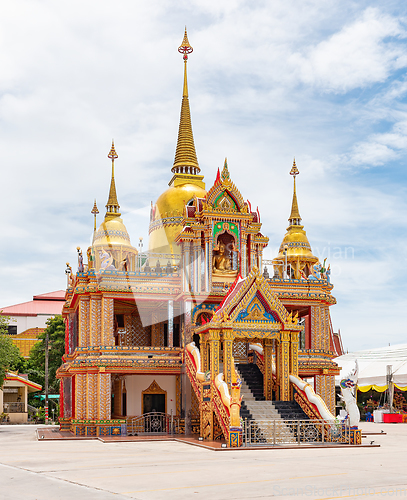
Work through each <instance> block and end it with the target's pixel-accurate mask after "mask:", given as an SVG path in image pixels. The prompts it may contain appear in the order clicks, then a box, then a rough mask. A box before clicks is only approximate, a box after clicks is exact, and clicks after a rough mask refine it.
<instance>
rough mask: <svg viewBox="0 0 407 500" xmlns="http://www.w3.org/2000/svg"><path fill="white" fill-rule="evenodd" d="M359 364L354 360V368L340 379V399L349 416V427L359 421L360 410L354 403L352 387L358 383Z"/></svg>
mask: <svg viewBox="0 0 407 500" xmlns="http://www.w3.org/2000/svg"><path fill="white" fill-rule="evenodd" d="M358 375H359V366H358V362H357V360H356V361H355V368H354V369H353V370H352V371H351V372H350V374H349V375H348V376H347V377H345V378H343V379H342V380H341V381H340V387H341V392H342V396H341V399H342V400H343V401H344V402H345V406H346V411H347V412H348V416H349V423H350V426H351V427H354V426H357V425H358V424H359V422H360V412H359V408H358V405H357V403H356V398H355V396H354V395H353V391H354V388H355V387H356V385H357V383H358Z"/></svg>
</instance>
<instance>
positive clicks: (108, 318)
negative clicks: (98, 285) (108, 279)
mask: <svg viewBox="0 0 407 500" xmlns="http://www.w3.org/2000/svg"><path fill="white" fill-rule="evenodd" d="M113 308H114V304H113V299H111V298H108V297H103V298H102V333H101V337H102V342H101V344H102V345H105V346H112V345H114V334H113V330H114V324H113Z"/></svg>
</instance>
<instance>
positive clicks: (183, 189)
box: [149, 29, 206, 254]
mask: <svg viewBox="0 0 407 500" xmlns="http://www.w3.org/2000/svg"><path fill="white" fill-rule="evenodd" d="M178 51H179V52H180V53H182V54H183V59H184V87H183V94H182V104H181V116H180V123H179V131H178V141H177V148H176V151H175V159H174V164H173V167H172V169H171V171H172V173H173V176H172V179H171V180H170V182H169V186H170V187H169V188H168V189H167V190H166V191H164V193H162V194H161V196H159V198H158V200H157V202H156V203H155V205H154V206H152V210H151V216H150V227H149V236H150V237H149V252H152V253H167V254H180V249H179V248H178V245H177V244H176V243H175V242H174V240H175V236H176V235H177V233H178V232H179V231H180V229H181V221H182V217H183V212H184V206H185V204H188V203H191V202H192V200H193V199H194V197H195V196H196V197H197V198H204V197H205V195H206V190H205V183H204V182H203V178H204V176H203V175H199V173H200V171H201V169H200V168H199V164H198V159H197V156H196V151H195V144H194V136H193V133H192V123H191V113H190V109H189V99H188V82H187V61H188V54H190V53H191V52H192V51H193V48H192V47H191V45H190V43H189V41H188V36H187V31H186V29H185V34H184V39H183V40H182V43H181V45H180V47H179V48H178Z"/></svg>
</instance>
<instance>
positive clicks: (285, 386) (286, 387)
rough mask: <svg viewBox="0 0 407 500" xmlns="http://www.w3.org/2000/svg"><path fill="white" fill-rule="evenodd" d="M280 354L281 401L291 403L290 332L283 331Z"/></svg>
mask: <svg viewBox="0 0 407 500" xmlns="http://www.w3.org/2000/svg"><path fill="white" fill-rule="evenodd" d="M279 347H280V352H279V362H280V367H279V368H280V369H279V379H280V401H290V378H289V376H290V373H289V368H290V332H289V331H284V330H283V331H282V332H281V337H280V346H279Z"/></svg>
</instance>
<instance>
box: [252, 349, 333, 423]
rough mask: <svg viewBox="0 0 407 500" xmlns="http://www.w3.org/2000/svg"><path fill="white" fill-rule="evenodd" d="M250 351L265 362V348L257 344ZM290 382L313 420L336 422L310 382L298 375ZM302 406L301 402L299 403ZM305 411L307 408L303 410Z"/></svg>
mask: <svg viewBox="0 0 407 500" xmlns="http://www.w3.org/2000/svg"><path fill="white" fill-rule="evenodd" d="M249 349H251V350H253V351H255V352H256V353H257V354H258V356H259V357H260V359H261V361H262V362H263V359H264V357H263V347H262V346H260V345H257V344H249ZM272 371H273V377H274V378H275V377H276V366H275V364H274V363H273V365H272ZM290 382H291V383H292V384H293V385H295V387H296V390H297V392H298V393H299V394H300V396H301V399H302V401H303V402H304V403H305V404H306V405H307V406H308V407H309V408H308V409H309V410H310V411H308V412H307V411H306V413H307V414H308V416H309V417H311V418H320V419H322V420H336V418H335V416H334V415H332V413H331V412H330V411H329V409H328V407H327V406H326V404H325V401H324V400H323V399H322V398H321V396H319V395H318V394H316V393H315V391H314V389H313V388H312V387H311V385H310V384H309V383H308V382H305V380H303V379H302V378H300V377H298V376H297V375H292V374H291V375H290ZM297 403H299V404H300V406H302V405H301V401H297ZM302 409H303V410H305V408H302Z"/></svg>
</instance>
